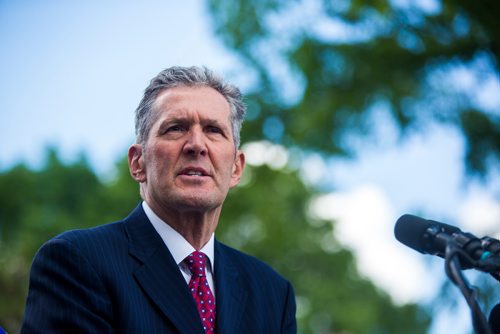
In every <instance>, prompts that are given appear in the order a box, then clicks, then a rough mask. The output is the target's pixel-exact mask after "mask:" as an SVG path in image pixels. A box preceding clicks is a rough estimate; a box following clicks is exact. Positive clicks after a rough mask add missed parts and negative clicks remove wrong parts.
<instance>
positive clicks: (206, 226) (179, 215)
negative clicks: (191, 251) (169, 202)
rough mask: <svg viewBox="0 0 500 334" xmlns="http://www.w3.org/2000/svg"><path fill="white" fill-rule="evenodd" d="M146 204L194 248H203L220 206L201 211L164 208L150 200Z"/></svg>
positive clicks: (215, 226)
mask: <svg viewBox="0 0 500 334" xmlns="http://www.w3.org/2000/svg"><path fill="white" fill-rule="evenodd" d="M148 205H149V206H150V207H151V209H152V210H153V211H154V212H155V213H156V214H157V215H158V217H160V218H161V219H162V220H163V221H164V222H165V223H167V224H168V225H170V227H172V228H173V229H174V230H176V231H177V232H178V233H179V234H180V235H182V236H183V237H184V239H186V240H187V242H189V243H190V244H191V246H193V247H194V248H195V249H196V250H200V249H201V248H203V246H205V244H206V243H207V242H208V241H209V240H210V238H211V237H212V234H213V233H214V232H215V229H216V228H217V224H218V221H219V216H220V212H221V207H218V208H216V209H213V210H209V211H203V212H201V211H192V210H178V209H172V208H165V207H161V206H156V205H154V203H150V202H148Z"/></svg>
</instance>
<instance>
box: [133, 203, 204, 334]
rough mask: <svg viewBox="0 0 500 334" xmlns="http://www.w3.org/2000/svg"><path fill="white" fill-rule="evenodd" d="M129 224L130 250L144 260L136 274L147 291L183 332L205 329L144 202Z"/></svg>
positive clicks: (195, 331)
mask: <svg viewBox="0 0 500 334" xmlns="http://www.w3.org/2000/svg"><path fill="white" fill-rule="evenodd" d="M125 228H126V230H127V234H128V236H129V240H130V248H129V250H130V254H131V255H132V256H133V257H135V258H137V259H138V260H140V261H141V262H142V264H141V265H140V266H139V267H138V269H137V270H136V271H135V273H134V276H135V278H136V280H137V282H138V284H139V285H140V286H141V287H142V289H143V290H144V291H145V293H146V295H147V296H148V297H149V299H150V300H151V301H152V302H153V303H154V304H156V305H157V306H158V307H159V308H160V310H161V311H162V312H163V313H164V314H165V316H166V317H167V318H169V319H170V321H171V322H172V323H173V324H174V325H175V327H177V329H178V330H179V332H180V333H203V329H202V326H201V321H197V320H196V319H198V320H199V315H198V311H197V309H196V305H195V303H194V300H193V298H192V296H191V293H190V292H189V289H188V287H187V284H186V281H185V280H184V278H183V277H182V274H181V273H180V271H179V269H178V266H177V264H176V263H175V261H174V259H173V257H172V255H171V254H170V252H169V251H168V248H167V247H166V246H165V244H164V243H163V240H162V239H161V237H160V236H159V235H158V233H157V232H156V230H155V229H154V227H153V225H151V223H150V222H149V220H148V218H147V216H146V214H145V213H144V211H143V209H142V205H139V206H138V207H137V208H136V209H135V210H134V211H133V212H132V213H131V214H130V216H128V217H127V218H126V219H125Z"/></svg>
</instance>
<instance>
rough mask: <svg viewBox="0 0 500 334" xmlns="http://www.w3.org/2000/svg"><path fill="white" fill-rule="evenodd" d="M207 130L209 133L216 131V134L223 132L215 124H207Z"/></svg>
mask: <svg viewBox="0 0 500 334" xmlns="http://www.w3.org/2000/svg"><path fill="white" fill-rule="evenodd" d="M207 132H209V133H218V134H223V133H224V132H223V131H222V129H221V128H219V127H217V126H209V127H207Z"/></svg>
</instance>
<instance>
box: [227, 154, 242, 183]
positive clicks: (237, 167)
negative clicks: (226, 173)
mask: <svg viewBox="0 0 500 334" xmlns="http://www.w3.org/2000/svg"><path fill="white" fill-rule="evenodd" d="M244 168H245V154H244V153H243V151H240V150H238V151H236V157H235V159H234V163H233V170H232V174H231V183H230V184H229V187H230V188H233V187H235V186H236V185H238V183H240V180H241V175H242V174H243V169H244Z"/></svg>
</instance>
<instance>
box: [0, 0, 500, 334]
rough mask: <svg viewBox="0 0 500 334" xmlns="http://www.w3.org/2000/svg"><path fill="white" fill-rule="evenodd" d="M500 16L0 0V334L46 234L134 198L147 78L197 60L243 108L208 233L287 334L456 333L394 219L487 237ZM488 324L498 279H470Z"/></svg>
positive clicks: (405, 3) (495, 187) (479, 11)
mask: <svg viewBox="0 0 500 334" xmlns="http://www.w3.org/2000/svg"><path fill="white" fill-rule="evenodd" d="M498 13H500V2H498V1H496V0H484V1H479V2H471V1H469V0H454V1H448V0H420V1H419V0H414V1H412V0H378V1H371V2H368V1H358V0H335V1H327V0H303V1H295V0H289V1H276V0H218V1H217V0H206V1H202V0H199V1H198V0H186V1H182V2H180V1H173V0H164V1H159V0H147V1H141V2H137V1H129V0H125V1H123V0H122V1H114V0H108V1H97V0H87V1H60V0H59V1H58V0H45V1H34V0H19V1H7V0H0V74H1V76H0V136H1V137H0V138H1V143H2V145H1V149H0V326H1V327H3V328H5V329H6V330H7V331H9V332H11V333H16V332H18V330H19V325H20V321H21V319H22V314H23V309H24V302H25V298H26V292H27V284H28V281H27V280H28V275H29V267H30V264H31V260H32V258H33V256H34V254H35V252H36V250H37V249H38V248H39V247H40V245H41V244H42V243H43V242H44V241H46V240H47V239H49V238H51V237H53V236H55V235H56V234H58V233H60V232H62V231H64V230H67V229H73V228H83V227H89V226H95V225H100V224H103V223H106V222H110V221H113V220H117V219H120V218H122V217H124V216H125V215H126V214H127V213H128V212H129V211H130V210H131V209H133V208H134V207H135V206H136V205H137V203H138V202H139V196H138V187H137V185H136V184H134V182H133V181H132V180H131V178H130V177H129V174H128V168H127V164H126V159H125V158H126V151H127V148H128V146H129V145H130V144H132V143H133V141H134V130H133V113H134V110H135V108H136V107H137V105H138V104H139V101H140V99H141V96H142V92H143V90H144V89H145V87H146V86H147V84H148V83H149V80H150V79H151V78H152V77H153V76H155V75H156V74H157V73H158V72H159V71H161V70H162V69H164V68H166V67H169V66H172V65H185V66H190V65H204V66H207V67H209V68H211V69H213V70H215V71H216V72H218V73H220V74H222V75H223V76H224V77H226V78H227V79H228V80H230V81H231V82H234V83H236V84H237V85H239V86H240V87H241V88H242V90H243V92H244V93H245V95H246V96H247V99H246V102H247V104H248V118H247V122H246V123H245V124H244V128H243V132H242V140H243V144H242V148H243V149H244V151H245V153H246V155H247V161H248V166H247V167H248V168H247V169H246V171H245V175H244V178H243V180H242V183H241V185H240V186H239V187H237V188H236V189H234V190H233V191H232V192H231V193H230V195H229V197H228V199H227V201H226V204H225V208H224V210H223V216H222V217H221V223H220V224H219V229H218V231H217V238H219V239H220V240H221V241H224V242H226V243H227V244H229V245H231V246H234V247H236V248H239V249H241V250H243V251H246V252H249V253H251V254H253V255H255V256H258V257H259V258H261V259H263V260H265V261H267V262H268V263H270V264H271V265H273V266H274V267H275V268H276V269H277V270H278V271H280V272H281V273H282V274H283V275H285V276H286V277H288V278H289V279H290V280H291V281H292V283H293V285H294V287H295V289H296V295H297V304H298V310H297V319H298V325H299V333H320V334H327V333H432V334H441V333H443V334H444V333H458V334H460V333H471V332H472V329H471V320H470V315H469V312H468V309H467V307H466V303H465V301H464V299H463V298H462V296H461V294H460V293H459V291H458V289H457V288H456V287H455V286H453V285H451V284H450V283H449V281H448V280H447V278H446V276H445V274H444V268H443V265H444V263H443V261H442V259H440V258H437V257H432V256H428V255H422V254H420V253H417V252H415V251H413V250H411V249H408V248H407V247H405V246H404V245H402V244H399V243H398V242H397V241H396V240H395V239H394V237H393V227H394V223H395V221H396V220H397V218H398V217H399V216H401V215H402V214H404V213H412V214H415V215H420V216H423V217H425V218H428V219H433V220H438V221H441V222H445V223H448V224H452V225H456V226H458V227H460V228H461V229H463V230H465V231H468V232H472V233H473V234H475V235H477V236H479V237H482V236H486V235H488V236H492V237H496V238H499V237H500V167H499V166H500V165H499V157H500V75H499V73H500V71H499V66H500V62H499V60H500V58H499V57H500V21H499V20H498ZM466 276H467V278H468V279H469V280H470V281H471V282H472V283H473V284H474V285H476V286H477V287H478V292H479V295H478V300H479V303H480V305H481V307H482V310H483V311H484V313H485V314H488V312H489V310H490V309H491V308H492V307H493V305H494V304H495V303H498V302H500V289H499V284H498V282H497V281H495V280H494V279H493V278H491V277H489V276H487V275H486V274H484V273H479V272H472V271H467V272H466Z"/></svg>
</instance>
